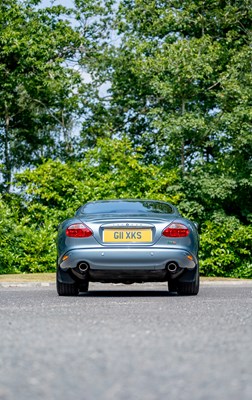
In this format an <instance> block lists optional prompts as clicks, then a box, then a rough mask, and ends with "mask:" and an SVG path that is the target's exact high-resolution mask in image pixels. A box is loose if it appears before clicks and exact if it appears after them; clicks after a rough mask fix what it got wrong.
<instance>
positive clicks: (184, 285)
mask: <svg viewBox="0 0 252 400" xmlns="http://www.w3.org/2000/svg"><path fill="white" fill-rule="evenodd" d="M177 292H178V294H180V295H189V296H196V295H197V294H198V293H199V270H198V268H197V271H196V274H195V280H194V281H192V282H178V283H177Z"/></svg>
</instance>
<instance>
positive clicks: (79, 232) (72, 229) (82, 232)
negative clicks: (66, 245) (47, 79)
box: [66, 224, 93, 238]
mask: <svg viewBox="0 0 252 400" xmlns="http://www.w3.org/2000/svg"><path fill="white" fill-rule="evenodd" d="M66 235H67V236H69V237H74V238H88V237H90V236H92V235H93V232H92V230H91V229H90V228H88V227H87V226H86V225H84V224H72V225H70V226H69V227H68V228H67V229H66Z"/></svg>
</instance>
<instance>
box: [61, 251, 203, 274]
mask: <svg viewBox="0 0 252 400" xmlns="http://www.w3.org/2000/svg"><path fill="white" fill-rule="evenodd" d="M82 262H85V263H87V264H88V265H89V269H90V271H92V270H109V271H111V270H126V271H130V270H132V271H133V270H136V269H137V270H146V271H148V270H163V269H165V267H166V266H167V264H168V263H171V262H174V263H176V264H177V266H178V267H180V268H182V269H184V268H187V269H193V268H194V267H195V266H196V265H197V258H196V256H195V255H193V254H191V253H190V252H188V251H187V250H185V249H170V248H165V249H164V248H155V249H146V248H135V249H133V248H132V247H131V248H130V249H129V248H128V249H127V248H109V249H108V248H107V249H100V248H99V249H98V248H93V249H75V250H70V251H68V252H67V253H66V254H64V255H63V256H61V257H60V258H59V260H58V265H59V266H60V267H61V269H62V270H63V271H67V270H68V269H74V268H76V267H77V266H78V265H79V264H80V263H82Z"/></svg>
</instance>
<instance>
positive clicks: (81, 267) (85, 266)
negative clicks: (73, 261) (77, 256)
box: [78, 262, 89, 274]
mask: <svg viewBox="0 0 252 400" xmlns="http://www.w3.org/2000/svg"><path fill="white" fill-rule="evenodd" d="M78 268H79V271H80V273H81V274H85V273H86V272H87V271H88V269H89V265H88V263H86V262H81V263H80V264H79V265H78Z"/></svg>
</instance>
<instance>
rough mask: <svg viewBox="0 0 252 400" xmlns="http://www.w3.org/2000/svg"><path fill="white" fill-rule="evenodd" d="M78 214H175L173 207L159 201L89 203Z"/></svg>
mask: <svg viewBox="0 0 252 400" xmlns="http://www.w3.org/2000/svg"><path fill="white" fill-rule="evenodd" d="M78 213H81V214H115V213H118V214H139V213H140V214H143V213H161V214H173V213H174V209H173V207H172V206H171V205H170V204H168V203H164V202H161V201H160V202H159V201H148V200H142V201H139V200H138V201H123V200H122V201H121V200H119V201H113V200H110V201H101V202H94V203H87V204H86V205H84V206H83V207H81V208H80V210H79V211H78Z"/></svg>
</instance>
